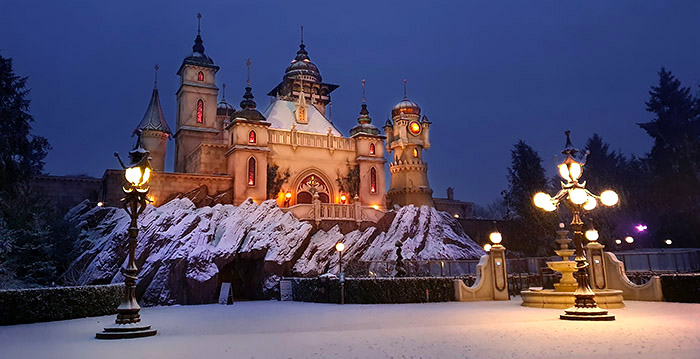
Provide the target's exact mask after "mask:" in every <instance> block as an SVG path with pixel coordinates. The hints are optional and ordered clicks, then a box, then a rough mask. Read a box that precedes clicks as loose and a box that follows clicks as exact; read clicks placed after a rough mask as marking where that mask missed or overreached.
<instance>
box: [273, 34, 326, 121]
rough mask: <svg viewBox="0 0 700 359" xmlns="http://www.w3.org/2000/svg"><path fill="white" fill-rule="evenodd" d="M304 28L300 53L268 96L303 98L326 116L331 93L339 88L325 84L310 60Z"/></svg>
mask: <svg viewBox="0 0 700 359" xmlns="http://www.w3.org/2000/svg"><path fill="white" fill-rule="evenodd" d="M303 31H304V28H303V27H302V37H301V43H300V44H299V51H297V55H296V57H295V58H294V60H292V63H291V64H289V66H287V69H286V70H285V71H284V76H283V77H282V82H280V83H279V85H277V86H276V87H275V88H274V89H272V90H271V91H270V92H269V93H268V94H267V95H268V96H272V97H276V98H278V99H282V100H286V101H296V102H298V101H299V97H300V96H303V97H304V99H303V101H304V102H307V103H310V104H313V105H314V107H316V109H317V110H318V111H319V112H320V113H321V114H323V115H324V116H325V115H326V105H328V104H329V103H330V102H331V95H330V94H331V92H333V90H335V89H337V88H338V85H333V84H326V83H323V79H322V78H321V72H320V71H319V70H318V67H316V65H315V64H314V63H313V62H311V60H310V59H309V53H308V51H306V45H304V33H303Z"/></svg>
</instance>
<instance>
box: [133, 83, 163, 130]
mask: <svg viewBox="0 0 700 359" xmlns="http://www.w3.org/2000/svg"><path fill="white" fill-rule="evenodd" d="M145 130H153V131H161V132H165V133H167V134H169V135H172V132H171V131H170V127H169V126H168V122H167V121H165V116H163V108H161V106H160V98H159V96H158V89H157V88H155V87H154V88H153V94H152V95H151V102H149V103H148V108H147V109H146V114H144V115H143V119H142V120H141V122H140V123H139V125H138V127H136V129H135V130H134V134H136V133H141V131H145Z"/></svg>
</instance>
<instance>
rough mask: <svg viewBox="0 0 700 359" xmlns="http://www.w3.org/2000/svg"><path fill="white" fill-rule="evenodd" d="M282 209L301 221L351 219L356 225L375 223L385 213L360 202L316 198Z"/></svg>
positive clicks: (316, 221)
mask: <svg viewBox="0 0 700 359" xmlns="http://www.w3.org/2000/svg"><path fill="white" fill-rule="evenodd" d="M282 211H284V212H289V213H291V214H293V215H294V216H295V217H296V218H297V219H299V220H302V221H313V222H315V223H316V225H318V224H319V223H321V221H353V222H356V223H357V225H358V226H359V225H360V223H362V222H374V223H376V222H377V221H379V220H380V219H381V218H382V217H383V216H384V213H385V212H384V211H382V210H380V209H378V208H375V207H371V206H363V205H362V204H361V203H360V202H355V203H352V204H341V203H321V201H319V200H318V199H315V200H314V201H313V203H303V204H297V205H294V206H291V207H287V208H282Z"/></svg>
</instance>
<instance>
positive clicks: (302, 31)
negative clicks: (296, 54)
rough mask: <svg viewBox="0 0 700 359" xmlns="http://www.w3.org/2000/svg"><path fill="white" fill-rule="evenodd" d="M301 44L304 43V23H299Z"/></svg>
mask: <svg viewBox="0 0 700 359" xmlns="http://www.w3.org/2000/svg"><path fill="white" fill-rule="evenodd" d="M301 44H302V45H303V44H304V25H301Z"/></svg>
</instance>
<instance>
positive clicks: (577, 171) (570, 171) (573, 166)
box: [559, 160, 583, 181]
mask: <svg viewBox="0 0 700 359" xmlns="http://www.w3.org/2000/svg"><path fill="white" fill-rule="evenodd" d="M582 173H583V168H582V167H581V164H580V163H578V162H576V161H571V160H567V162H564V163H562V164H560V165H559V175H560V176H561V178H563V179H565V180H567V181H575V180H577V179H579V178H580V177H581V174H582Z"/></svg>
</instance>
